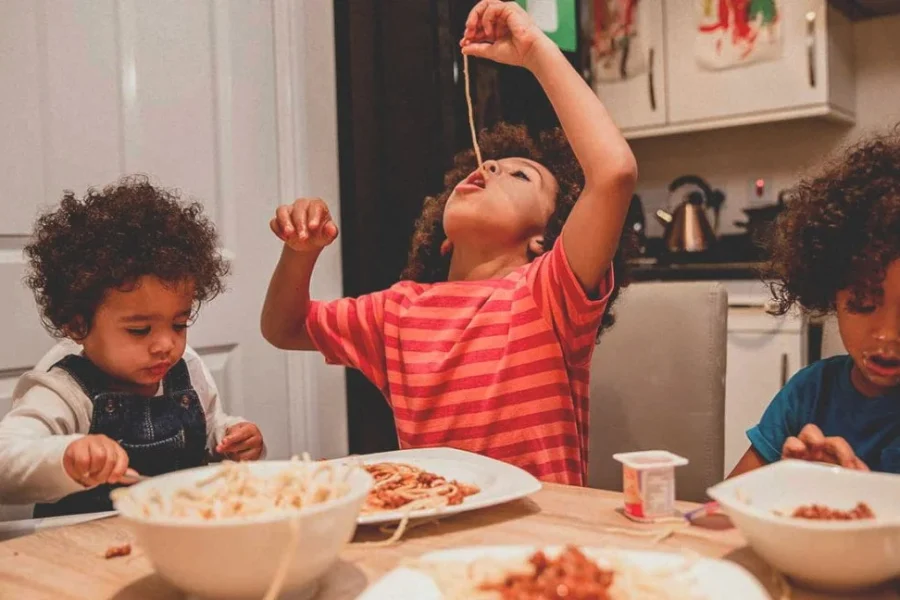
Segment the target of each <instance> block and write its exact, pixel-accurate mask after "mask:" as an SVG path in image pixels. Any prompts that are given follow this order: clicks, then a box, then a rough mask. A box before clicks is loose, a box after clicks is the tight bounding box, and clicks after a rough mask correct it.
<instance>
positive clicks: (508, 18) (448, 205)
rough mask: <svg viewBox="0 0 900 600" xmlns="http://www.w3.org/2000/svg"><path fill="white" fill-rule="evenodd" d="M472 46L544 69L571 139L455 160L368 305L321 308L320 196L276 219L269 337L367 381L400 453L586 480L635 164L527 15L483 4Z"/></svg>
mask: <svg viewBox="0 0 900 600" xmlns="http://www.w3.org/2000/svg"><path fill="white" fill-rule="evenodd" d="M461 45H462V48H463V52H464V53H466V54H468V55H470V56H476V57H480V58H486V59H491V60H494V61H497V62H501V63H505V64H511V65H518V66H523V67H525V68H528V69H529V70H531V72H532V73H534V75H535V76H536V77H537V79H538V81H539V82H540V83H541V85H542V86H543V88H544V90H545V92H546V93H547V95H548V97H549V98H550V101H551V102H552V104H553V106H554V108H555V110H556V112H557V113H558V115H559V119H560V122H561V123H562V126H563V130H564V131H565V134H566V135H565V136H564V135H563V133H562V132H560V131H559V130H557V131H554V132H549V133H545V134H544V135H543V136H541V138H540V139H538V140H531V139H529V138H528V135H527V133H526V132H525V130H524V129H523V128H521V127H513V126H509V125H501V126H498V127H497V128H496V129H495V130H494V131H492V132H489V133H485V134H483V137H482V147H483V149H484V153H485V156H486V157H487V158H489V160H486V161H485V163H484V165H483V168H482V169H478V168H477V167H476V165H475V161H474V157H473V154H472V152H466V153H464V154H462V155H460V156H459V157H457V161H456V166H455V168H454V169H453V170H452V171H450V173H448V175H447V177H446V182H447V184H448V187H447V189H446V191H445V192H444V193H443V194H441V195H440V196H438V197H437V198H431V199H428V200H427V201H426V204H425V209H424V211H423V214H422V216H421V218H420V220H419V223H418V229H417V232H416V234H415V236H414V238H413V248H412V251H411V253H410V263H409V265H408V266H407V269H406V271H405V272H404V280H403V281H401V282H400V283H398V284H396V285H394V286H393V287H391V288H390V289H387V290H384V291H381V292H376V293H373V294H368V295H365V296H361V297H359V298H343V299H340V300H336V301H332V302H316V301H312V300H310V298H309V281H310V277H311V274H312V271H313V267H314V266H315V263H316V259H317V257H318V255H319V253H320V252H321V251H322V249H323V248H324V247H325V246H327V245H329V244H330V243H332V242H333V241H334V240H335V238H336V237H337V234H338V230H337V226H336V225H335V223H334V221H333V220H332V219H331V217H330V215H329V212H328V207H327V206H326V205H325V203H324V202H322V201H321V200H318V199H306V198H304V199H300V200H297V201H296V202H294V203H293V204H292V205H288V206H281V207H279V208H278V210H277V212H276V216H275V218H274V219H272V221H271V224H270V225H271V227H272V230H273V232H274V233H275V234H276V235H277V236H278V237H279V238H281V239H282V240H283V241H284V242H285V245H284V249H283V251H282V255H281V259H280V261H279V263H278V266H277V267H276V269H275V273H274V274H273V276H272V281H271V283H270V285H269V290H268V294H267V296H266V302H265V306H264V308H263V313H262V331H263V335H264V336H265V337H266V339H267V340H269V342H271V343H272V344H274V345H275V346H278V347H279V348H284V349H292V350H318V351H319V352H321V353H322V354H323V355H324V356H325V358H326V360H327V361H328V362H330V363H334V364H340V365H345V366H348V367H353V368H356V369H359V370H360V371H362V372H363V373H364V374H365V375H366V377H368V379H369V380H371V381H372V382H373V383H374V384H375V385H376V386H378V388H379V389H380V390H381V391H382V393H383V394H384V396H385V398H386V399H387V401H388V402H389V404H390V406H391V408H392V409H393V412H394V418H395V421H396V425H397V434H398V438H399V442H400V446H401V447H402V448H409V447H425V446H452V447H456V448H460V449H463V450H469V451H472V452H478V453H481V454H484V455H486V456H490V457H493V458H497V459H499V460H504V461H507V462H510V463H512V464H515V465H518V466H520V467H522V468H524V469H526V470H527V471H529V472H531V473H533V474H534V475H535V476H537V477H539V478H540V479H542V480H544V481H548V482H557V483H567V484H574V485H584V484H585V483H586V477H587V449H588V383H589V377H590V371H589V368H590V360H591V354H592V351H593V347H594V342H595V339H596V336H597V334H598V331H599V330H600V329H601V328H602V326H603V325H604V323H605V322H607V321H608V320H609V315H608V314H607V313H608V310H607V309H608V307H609V304H610V302H611V301H612V300H613V299H614V297H615V294H616V283H615V280H614V273H613V268H612V263H613V260H614V258H615V257H617V256H618V254H617V250H618V247H619V241H620V235H621V232H622V225H623V222H624V219H625V214H626V211H627V208H628V204H629V202H630V199H631V195H632V191H633V189H634V184H635V179H636V176H637V167H636V164H635V160H634V156H633V155H632V153H631V150H630V149H629V147H628V144H627V143H626V141H625V140H624V138H623V137H622V136H621V134H620V133H619V131H618V130H617V129H616V126H615V125H614V124H613V122H612V119H611V118H610V116H609V114H608V113H607V112H606V110H605V108H604V107H603V105H602V104H601V103H600V101H599V100H598V98H597V96H596V95H595V94H594V93H593V91H592V90H591V89H590V88H589V87H588V86H587V85H586V84H585V82H584V81H583V80H582V78H581V76H580V75H579V74H578V73H577V72H576V71H575V70H574V69H573V68H572V67H571V65H570V64H569V63H568V61H567V60H566V58H565V57H564V56H563V54H562V53H561V52H560V51H559V49H558V48H557V47H556V46H555V45H554V44H553V42H552V41H550V40H549V39H548V38H547V37H546V36H545V35H544V34H543V33H542V32H541V31H540V30H539V29H538V28H537V27H536V26H535V25H534V23H533V22H532V21H531V19H530V17H529V16H528V15H527V13H526V12H525V11H524V10H522V9H521V8H520V7H519V6H518V5H517V4H515V3H513V2H500V1H499V0H485V1H483V2H480V3H479V4H478V5H477V6H476V7H475V8H474V9H473V10H472V12H471V14H470V15H469V19H468V21H467V23H466V32H465V35H464V38H463V40H462V42H461ZM566 138H568V141H567V139H566ZM569 144H571V147H570V146H569ZM573 151H574V157H573V154H572V153H573ZM575 159H577V161H576V160H575ZM579 164H580V167H579ZM563 224H564V225H563Z"/></svg>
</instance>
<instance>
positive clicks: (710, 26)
mask: <svg viewBox="0 0 900 600" xmlns="http://www.w3.org/2000/svg"><path fill="white" fill-rule="evenodd" d="M781 2H782V0H696V6H697V15H698V20H697V39H696V42H695V46H694V52H695V55H696V57H697V63H698V64H699V65H700V66H701V67H703V68H706V69H711V70H719V69H728V68H731V67H740V66H742V65H747V64H753V63H757V62H763V61H769V60H776V59H778V58H779V57H780V56H781V53H782V31H781Z"/></svg>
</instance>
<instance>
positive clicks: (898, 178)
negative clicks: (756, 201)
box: [764, 130, 900, 315]
mask: <svg viewBox="0 0 900 600" xmlns="http://www.w3.org/2000/svg"><path fill="white" fill-rule="evenodd" d="M773 233H774V235H773V237H772V245H771V258H770V261H769V262H768V264H767V266H766V269H765V273H764V275H765V277H766V278H767V279H770V280H772V281H773V283H772V284H771V288H772V294H773V296H774V299H775V304H776V307H777V311H776V312H778V313H780V314H784V313H786V312H787V311H789V310H790V309H791V308H792V307H793V306H795V305H799V306H800V307H801V308H803V309H805V310H806V311H807V312H810V313H813V314H819V315H822V314H827V313H831V312H833V311H834V310H835V309H836V297H837V293H838V292H839V291H841V290H849V291H850V292H851V294H852V299H853V302H855V303H862V302H865V301H871V300H875V299H877V298H878V297H879V296H880V294H881V285H882V282H883V281H884V277H885V271H886V269H887V267H888V265H890V264H891V263H892V262H894V261H895V260H897V259H898V258H900V135H898V131H897V130H895V131H894V132H893V133H891V134H888V135H883V136H878V137H874V138H871V139H868V140H865V141H863V142H861V143H859V144H858V145H856V146H853V147H851V148H849V149H848V150H847V151H846V152H845V153H844V155H843V156H840V157H838V158H835V159H833V160H831V161H830V162H829V163H828V164H826V166H825V167H824V168H823V169H822V171H821V172H820V173H819V174H818V175H815V176H812V177H809V178H806V179H804V180H802V181H801V182H800V183H799V185H797V186H796V187H795V188H793V189H792V190H791V193H790V200H789V203H788V206H787V209H786V210H785V211H784V213H783V214H782V215H781V216H780V217H779V219H778V221H777V222H776V224H775V228H774V232H773Z"/></svg>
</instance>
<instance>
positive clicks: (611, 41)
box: [591, 0, 659, 82]
mask: <svg viewBox="0 0 900 600" xmlns="http://www.w3.org/2000/svg"><path fill="white" fill-rule="evenodd" d="M650 1H652V2H657V1H659V0H650ZM638 4H639V2H638V0H593V4H592V5H591V8H592V12H593V25H594V31H593V40H592V43H591V64H592V66H593V71H594V79H595V80H597V81H607V82H610V81H622V80H626V79H631V78H632V77H636V76H638V75H641V74H643V73H645V72H646V71H647V49H646V47H645V44H643V42H642V40H641V37H640V35H639V27H638V17H639V11H638Z"/></svg>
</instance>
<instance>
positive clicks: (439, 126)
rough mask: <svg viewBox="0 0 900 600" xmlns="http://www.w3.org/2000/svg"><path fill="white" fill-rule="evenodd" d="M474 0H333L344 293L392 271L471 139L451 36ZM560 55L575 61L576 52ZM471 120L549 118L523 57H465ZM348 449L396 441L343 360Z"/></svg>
mask: <svg viewBox="0 0 900 600" xmlns="http://www.w3.org/2000/svg"><path fill="white" fill-rule="evenodd" d="M474 5H475V0H334V7H335V43H336V60H337V64H336V69H337V89H338V136H339V148H340V178H341V221H342V233H341V248H342V251H343V269H344V292H345V294H347V295H348V296H358V295H361V294H365V293H369V292H373V291H377V290H383V289H385V288H387V287H390V286H391V285H392V284H394V283H396V281H397V280H398V277H399V274H400V271H401V270H402V269H403V266H404V265H405V264H406V257H407V252H408V249H409V241H410V237H411V235H412V231H413V226H414V223H415V220H416V217H417V216H418V215H419V212H420V210H421V207H422V202H423V200H424V198H425V197H426V196H427V195H433V194H436V193H438V192H440V191H441V189H442V187H443V175H444V172H445V171H446V170H447V169H448V167H449V166H450V165H451V164H452V160H453V155H454V154H455V153H456V152H458V151H459V150H462V149H464V148H468V147H470V146H471V139H470V137H469V130H468V120H467V110H466V102H465V92H464V85H463V73H462V59H461V55H460V53H459V39H460V37H461V36H462V32H463V29H464V25H465V20H466V17H467V16H468V13H469V11H470V9H471V8H472V6H474ZM570 60H571V61H572V62H573V63H575V62H576V55H572V56H571V57H570ZM470 68H471V75H472V88H473V89H472V94H473V98H474V100H475V104H476V109H477V110H476V113H477V119H476V122H477V124H478V127H479V128H482V127H490V126H491V125H493V124H494V123H496V122H497V121H498V120H500V119H505V120H507V121H510V122H516V123H527V124H528V125H529V128H531V129H532V130H535V131H537V130H542V129H546V128H548V127H551V126H554V125H556V124H558V122H557V121H556V117H555V115H554V114H553V111H552V108H551V107H550V104H549V102H548V101H547V99H546V96H544V94H543V92H541V90H540V87H539V86H538V84H537V82H536V81H535V79H534V78H533V77H532V76H531V75H530V74H529V73H528V72H526V71H524V70H522V69H515V68H508V67H498V66H497V65H493V64H489V63H484V62H482V61H477V60H476V61H472V62H471V64H470ZM347 396H348V401H347V414H348V422H349V439H350V452H351V453H356V454H364V453H370V452H377V451H382V450H389V449H394V448H396V447H397V439H396V432H395V429H394V423H393V418H392V416H391V411H390V409H389V408H388V406H387V403H386V402H385V400H384V398H383V397H382V396H381V394H380V392H379V391H378V390H377V389H376V388H375V387H374V386H372V385H371V384H370V383H369V382H368V381H367V380H366V379H365V378H364V377H363V376H362V375H361V374H359V373H358V372H356V371H348V374H347Z"/></svg>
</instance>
